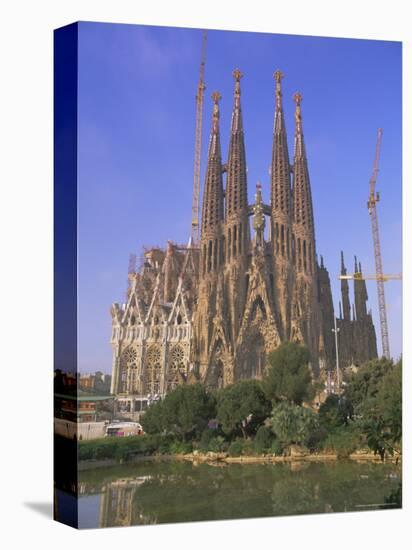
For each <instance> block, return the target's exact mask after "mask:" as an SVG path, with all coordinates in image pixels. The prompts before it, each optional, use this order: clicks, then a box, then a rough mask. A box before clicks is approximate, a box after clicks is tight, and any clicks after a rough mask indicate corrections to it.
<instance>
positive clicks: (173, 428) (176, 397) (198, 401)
mask: <svg viewBox="0 0 412 550" xmlns="http://www.w3.org/2000/svg"><path fill="white" fill-rule="evenodd" d="M215 416H216V401H215V399H214V397H213V396H212V395H211V394H209V393H208V392H207V391H206V388H205V387H204V386H203V385H201V384H193V385H190V386H186V385H182V386H178V387H177V388H176V389H175V390H174V391H172V392H170V393H168V394H167V395H166V397H165V398H164V400H163V405H162V424H163V427H164V429H165V430H166V431H167V432H169V433H173V434H174V435H176V436H177V437H179V438H182V439H183V440H187V439H192V438H194V437H200V435H201V433H202V432H203V430H204V429H205V428H206V426H207V424H208V422H209V420H210V419H211V418H215Z"/></svg>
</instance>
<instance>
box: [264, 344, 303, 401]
mask: <svg viewBox="0 0 412 550" xmlns="http://www.w3.org/2000/svg"><path fill="white" fill-rule="evenodd" d="M268 361H269V365H270V368H269V370H268V373H267V375H266V377H265V378H264V382H263V388H264V391H265V393H266V397H267V398H268V399H270V400H271V401H272V402H274V403H276V402H278V401H281V400H287V401H289V402H291V403H294V404H296V405H301V404H302V402H303V401H305V400H310V399H312V398H313V388H312V375H311V371H310V368H309V361H310V354H309V350H308V349H307V347H305V346H302V345H300V344H296V343H295V342H284V343H283V344H281V345H280V346H279V347H278V348H277V349H276V350H274V351H272V352H271V353H269V356H268Z"/></svg>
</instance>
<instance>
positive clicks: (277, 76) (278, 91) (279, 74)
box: [273, 69, 283, 111]
mask: <svg viewBox="0 0 412 550" xmlns="http://www.w3.org/2000/svg"><path fill="white" fill-rule="evenodd" d="M273 76H274V79H275V81H276V110H277V111H280V110H281V109H282V90H281V86H280V83H281V81H282V78H283V73H282V71H280V70H279V69H278V70H277V71H275V72H274V73H273Z"/></svg>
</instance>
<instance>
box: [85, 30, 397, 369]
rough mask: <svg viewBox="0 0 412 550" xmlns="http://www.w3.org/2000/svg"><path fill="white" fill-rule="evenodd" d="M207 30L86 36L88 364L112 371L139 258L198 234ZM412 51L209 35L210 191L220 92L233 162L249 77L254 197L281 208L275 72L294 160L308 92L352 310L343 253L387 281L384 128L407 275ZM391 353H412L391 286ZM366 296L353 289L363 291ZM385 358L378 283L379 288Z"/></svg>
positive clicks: (334, 243) (318, 174)
mask: <svg viewBox="0 0 412 550" xmlns="http://www.w3.org/2000/svg"><path fill="white" fill-rule="evenodd" d="M200 47H201V31H200V30H196V29H177V28H166V27H148V26H135V25H120V24H99V23H81V24H80V26H79V115H78V116H79V119H78V121H79V165H78V174H79V194H78V201H79V202H78V214H79V225H78V230H79V233H78V240H79V242H78V262H79V265H78V274H79V368H80V370H82V371H95V370H103V371H105V372H110V370H111V349H110V344H109V338H110V326H111V319H110V314H109V309H110V305H111V303H112V302H114V301H117V302H122V301H124V296H125V291H126V285H127V266H128V259H129V254H130V253H131V252H135V253H137V254H138V255H140V254H141V250H142V246H143V245H164V244H165V243H166V241H167V239H171V240H174V241H177V242H186V241H187V239H188V236H189V234H190V221H191V201H192V181H193V155H194V127H195V93H196V85H197V80H198V74H199V60H200ZM401 51H402V50H401V44H400V43H399V42H387V41H376V40H375V41H374V40H353V39H334V38H318V37H302V36H290V35H278V34H261V33H250V32H248V33H246V32H230V31H209V32H208V44H207V61H206V86H207V89H206V94H205V109H204V126H203V156H202V183H203V174H204V171H205V164H206V163H205V159H206V149H207V141H208V135H209V130H210V119H211V106H212V101H211V99H210V95H211V93H212V92H213V91H214V90H219V91H220V93H221V95H222V100H221V138H222V151H223V156H226V154H227V149H228V138H229V126H230V116H231V109H232V98H233V78H232V75H231V73H232V71H233V69H234V68H236V67H239V68H240V69H241V70H242V72H243V73H244V78H243V79H242V109H243V117H244V128H245V142H246V156H247V165H248V187H249V197H250V201H252V198H253V193H254V189H255V184H256V182H257V181H258V180H260V181H261V182H262V185H263V196H264V199H265V200H266V202H268V201H269V174H268V169H269V165H270V161H271V148H272V129H273V115H274V81H273V78H272V75H273V72H274V70H276V69H278V68H280V69H281V70H282V72H283V73H284V75H285V78H284V80H283V99H284V110H285V117H286V125H287V130H288V141H289V149H290V154H291V156H292V154H293V149H292V148H293V132H294V127H293V123H294V120H293V110H294V104H293V101H292V95H293V93H294V92H295V91H296V90H299V91H300V92H301V93H302V95H303V102H302V114H303V130H304V134H305V141H306V149H307V154H308V160H309V171H310V177H311V184H312V195H313V204H314V212H315V230H316V239H317V251H318V254H322V255H323V256H324V261H325V265H326V267H327V268H328V270H329V274H330V277H331V281H332V287H333V293H334V300H335V311H338V299H339V295H338V292H339V287H340V282H339V281H338V280H337V276H338V271H339V266H340V250H341V249H343V250H344V252H345V258H346V263H347V266H348V269H349V271H350V272H351V271H353V255H354V254H356V255H357V256H358V258H359V259H360V260H361V262H362V268H363V272H364V273H371V274H372V273H374V271H375V265H374V258H373V246H372V236H371V229H370V219H369V215H368V212H367V208H366V201H367V198H368V182H369V178H370V175H371V171H372V164H373V157H374V151H375V143H376V133H377V128H378V127H379V126H381V127H382V128H383V141H382V152H381V162H380V172H379V177H378V184H377V189H378V190H379V191H380V196H381V202H380V204H379V207H378V208H379V221H380V228H381V244H382V253H383V265H384V271H385V272H386V273H399V272H401V270H402V255H401V250H402V243H401V236H402V205H401V200H402V180H401V177H402V172H401V169H402V166H401V164H402V158H401V151H402V142H401V139H402V131H401V116H402V108H401V105H402V98H401V65H402V59H401ZM385 289H386V298H387V304H388V321H389V331H390V343H391V352H392V355H393V356H394V357H398V356H399V355H400V353H401V348H402V292H401V291H402V289H401V283H400V282H399V281H392V282H389V283H387V284H386V287H385ZM351 291H352V289H351ZM368 293H369V306H370V308H371V309H372V313H373V317H374V322H375V327H376V330H377V336H378V346H379V348H380V330H379V318H378V310H377V297H376V284H375V283H374V282H372V281H371V282H369V283H368Z"/></svg>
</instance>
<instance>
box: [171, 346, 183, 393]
mask: <svg viewBox="0 0 412 550" xmlns="http://www.w3.org/2000/svg"><path fill="white" fill-rule="evenodd" d="M184 358H185V354H184V351H183V348H182V347H181V346H179V345H176V346H174V347H173V348H172V350H171V353H170V363H169V373H168V377H167V388H168V390H173V389H174V388H176V386H178V385H179V372H182V373H184V372H185V363H184Z"/></svg>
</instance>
